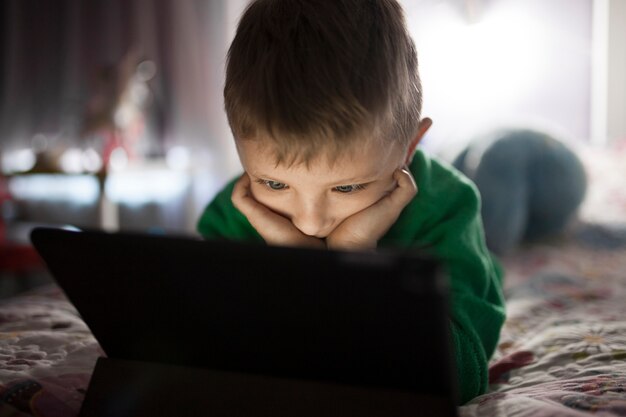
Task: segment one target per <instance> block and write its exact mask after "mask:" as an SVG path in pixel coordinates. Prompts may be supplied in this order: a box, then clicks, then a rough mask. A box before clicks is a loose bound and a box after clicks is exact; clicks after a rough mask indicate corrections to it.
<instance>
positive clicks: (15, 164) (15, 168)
mask: <svg viewBox="0 0 626 417" xmlns="http://www.w3.org/2000/svg"><path fill="white" fill-rule="evenodd" d="M36 162H37V157H36V156H35V153H34V152H33V151H32V150H31V149H19V150H15V151H8V152H6V153H4V154H3V155H2V171H3V172H4V173H5V174H12V173H17V172H26V171H30V170H31V169H33V167H34V166H35V163H36Z"/></svg>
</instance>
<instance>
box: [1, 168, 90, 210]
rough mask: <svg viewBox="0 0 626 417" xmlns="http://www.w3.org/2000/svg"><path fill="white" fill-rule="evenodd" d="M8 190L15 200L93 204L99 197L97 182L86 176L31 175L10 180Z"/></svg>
mask: <svg viewBox="0 0 626 417" xmlns="http://www.w3.org/2000/svg"><path fill="white" fill-rule="evenodd" d="M9 189H10V190H11V193H12V194H13V195H14V196H15V198H16V199H32V200H64V201H71V202H74V203H77V204H93V203H94V202H95V201H96V200H97V199H98V196H99V185H98V180H97V179H96V178H95V177H93V176H88V175H76V176H69V175H68V176H65V175H46V174H33V175H28V176H22V177H14V178H11V181H10V182H9Z"/></svg>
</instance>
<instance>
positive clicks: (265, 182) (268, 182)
mask: <svg viewBox="0 0 626 417" xmlns="http://www.w3.org/2000/svg"><path fill="white" fill-rule="evenodd" d="M258 182H259V183H260V184H263V185H265V186H266V187H268V188H271V189H272V190H275V191H279V190H284V189H285V188H287V184H285V183H282V182H278V181H272V180H258Z"/></svg>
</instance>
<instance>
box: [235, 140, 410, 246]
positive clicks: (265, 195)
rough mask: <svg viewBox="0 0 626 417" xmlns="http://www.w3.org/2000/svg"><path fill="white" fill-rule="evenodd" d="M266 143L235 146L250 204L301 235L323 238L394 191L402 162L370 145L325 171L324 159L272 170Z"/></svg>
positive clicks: (402, 155)
mask: <svg viewBox="0 0 626 417" xmlns="http://www.w3.org/2000/svg"><path fill="white" fill-rule="evenodd" d="M268 145H269V143H268V142H267V141H265V140H238V141H237V150H238V152H239V157H240V159H241V163H242V165H243V168H244V170H245V171H246V173H247V174H248V175H249V176H250V191H251V193H252V196H253V197H254V199H255V200H257V201H258V202H259V203H261V204H263V205H265V206H266V207H268V208H270V209H271V210H273V211H274V212H276V213H278V214H280V215H282V216H284V217H286V218H288V219H289V220H291V222H292V223H293V224H294V225H295V226H296V228H298V229H299V230H300V231H301V232H302V233H304V234H306V235H309V236H315V237H318V238H326V237H328V235H330V233H331V232H332V231H333V230H334V229H335V228H336V227H337V226H338V225H339V224H341V222H342V221H343V220H345V219H346V218H348V217H350V216H352V215H353V214H355V213H357V212H359V211H361V210H363V209H365V208H367V207H369V206H371V205H372V204H374V203H376V202H377V201H379V200H380V199H381V198H383V197H384V196H386V195H388V194H389V193H390V192H391V191H393V190H394V188H395V187H396V181H395V180H394V177H393V174H394V171H396V170H397V169H398V168H400V167H402V166H403V165H404V164H405V161H406V157H407V155H406V152H404V151H403V150H402V149H401V147H400V146H397V145H396V146H387V147H383V146H381V145H376V144H371V145H369V146H363V147H361V148H360V149H357V150H355V151H354V152H352V153H351V152H347V153H349V156H345V157H341V158H338V159H337V160H336V161H335V163H334V164H332V165H330V164H329V163H328V160H327V158H325V157H324V156H323V155H322V156H320V157H319V158H317V159H315V160H313V161H311V163H310V164H309V165H308V166H306V164H294V165H292V166H290V167H288V166H285V165H284V164H281V165H276V159H275V154H274V152H273V151H272V147H271V146H268Z"/></svg>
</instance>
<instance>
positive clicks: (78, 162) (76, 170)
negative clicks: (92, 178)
mask: <svg viewBox="0 0 626 417" xmlns="http://www.w3.org/2000/svg"><path fill="white" fill-rule="evenodd" d="M59 164H60V165H61V170H62V171H63V172H66V173H68V174H80V173H81V172H83V152H82V151H81V150H80V149H78V148H69V149H67V150H66V151H65V152H63V155H61V159H60V161H59Z"/></svg>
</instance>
